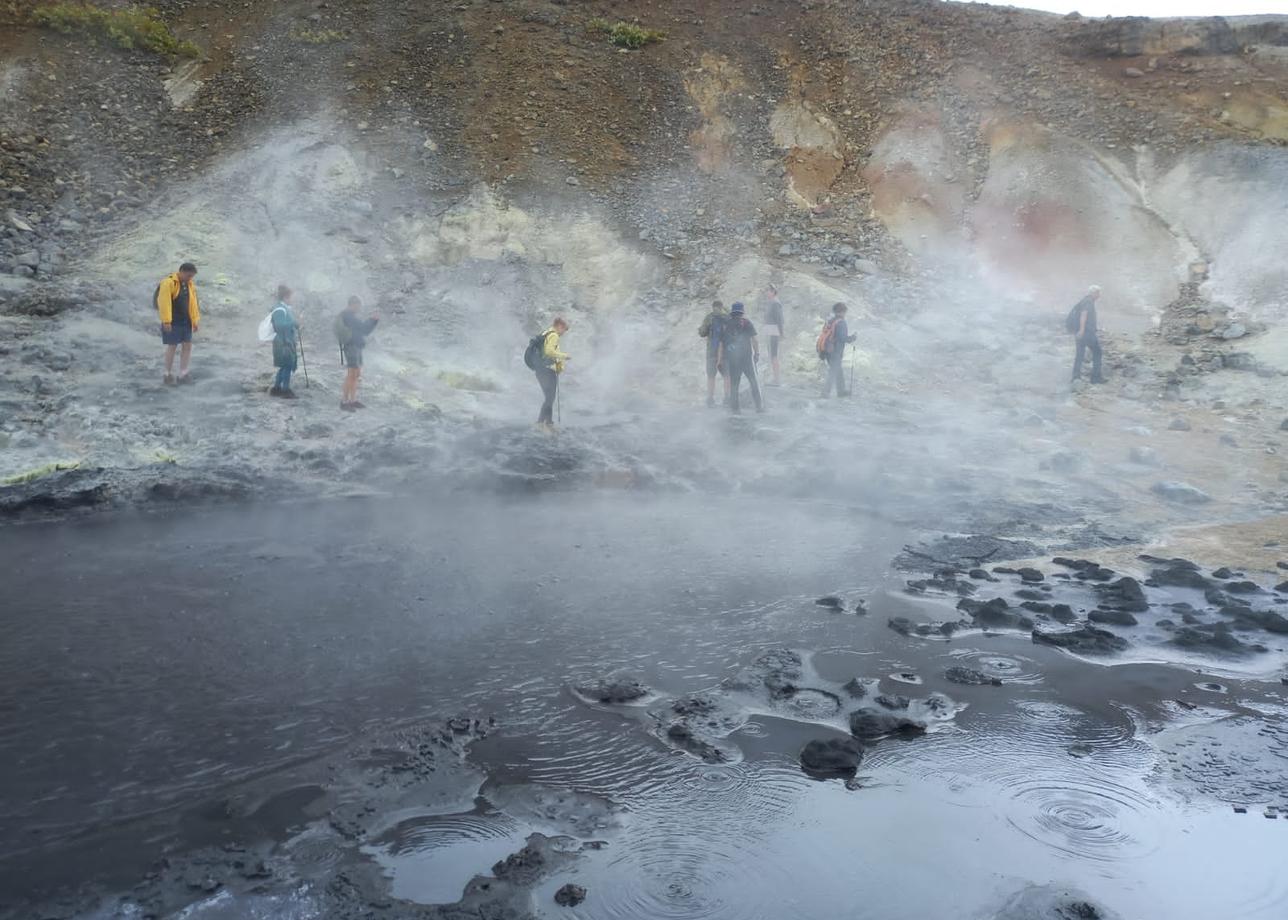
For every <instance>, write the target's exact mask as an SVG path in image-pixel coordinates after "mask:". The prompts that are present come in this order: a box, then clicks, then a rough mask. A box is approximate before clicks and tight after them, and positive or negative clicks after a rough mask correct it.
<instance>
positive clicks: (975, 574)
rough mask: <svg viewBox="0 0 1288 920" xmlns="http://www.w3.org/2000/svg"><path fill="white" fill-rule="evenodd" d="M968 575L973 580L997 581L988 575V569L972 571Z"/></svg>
mask: <svg viewBox="0 0 1288 920" xmlns="http://www.w3.org/2000/svg"><path fill="white" fill-rule="evenodd" d="M966 574H968V575H969V576H970V577H971V578H974V579H976V580H977V581H997V579H996V578H994V577H993V576H992V575H990V574H988V570H987V569H971V570H970V571H969V572H967V573H966Z"/></svg>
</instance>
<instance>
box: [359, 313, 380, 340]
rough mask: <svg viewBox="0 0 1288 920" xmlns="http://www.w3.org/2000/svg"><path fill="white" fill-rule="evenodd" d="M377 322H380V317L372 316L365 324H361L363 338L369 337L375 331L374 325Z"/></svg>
mask: <svg viewBox="0 0 1288 920" xmlns="http://www.w3.org/2000/svg"><path fill="white" fill-rule="evenodd" d="M378 322H380V317H378V316H373V317H371V318H370V319H368V320H367V321H366V322H365V323H363V325H362V334H363V336H368V335H371V333H372V332H374V331H375V329H376V323H378Z"/></svg>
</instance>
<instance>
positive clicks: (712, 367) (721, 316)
mask: <svg viewBox="0 0 1288 920" xmlns="http://www.w3.org/2000/svg"><path fill="white" fill-rule="evenodd" d="M728 321H729V314H728V313H726V312H725V308H724V304H723V303H721V302H720V301H719V300H713V301H711V312H710V313H708V314H707V316H706V319H704V320H703V321H702V325H701V326H699V327H698V335H700V336H701V337H702V338H704V339H706V340H707V406H708V408H710V407H713V406H715V404H716V374H717V373H719V374H720V376H722V377H723V378H724V401H725V405H726V406H727V405H729V372H728V370H727V369H726V368H722V367H721V366H720V362H719V360H717V357H716V355H717V353H718V352H719V351H720V339H721V338H722V337H723V336H724V326H725V323H726V322H728Z"/></svg>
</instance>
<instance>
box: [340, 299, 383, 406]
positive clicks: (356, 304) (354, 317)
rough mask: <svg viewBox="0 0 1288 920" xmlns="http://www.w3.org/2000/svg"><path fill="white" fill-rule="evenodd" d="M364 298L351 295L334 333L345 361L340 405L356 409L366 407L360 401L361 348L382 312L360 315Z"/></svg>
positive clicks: (342, 360)
mask: <svg viewBox="0 0 1288 920" xmlns="http://www.w3.org/2000/svg"><path fill="white" fill-rule="evenodd" d="M361 307H362V299H361V298H358V297H350V298H349V303H348V305H346V306H345V308H344V309H343V310H341V311H340V315H339V316H337V317H336V318H335V337H336V339H337V340H338V341H339V343H340V363H341V364H343V365H344V368H345V370H344V386H342V387H341V388H340V408H341V409H343V410H344V411H345V412H354V411H357V410H358V409H365V408H367V407H366V406H364V405H363V404H362V403H360V402H358V380H359V378H360V377H362V349H363V348H364V347H366V344H367V336H369V335H371V331H372V330H373V329H375V328H376V323H378V322H380V315H379V314H377V313H372V314H371V316H370V317H368V318H367V319H361V318H360V317H359V316H358V310H359V309H361Z"/></svg>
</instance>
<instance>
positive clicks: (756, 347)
mask: <svg viewBox="0 0 1288 920" xmlns="http://www.w3.org/2000/svg"><path fill="white" fill-rule="evenodd" d="M751 356H752V358H754V359H755V360H757V361H759V360H760V339H759V338H757V336H756V334H755V333H752V336H751Z"/></svg>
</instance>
